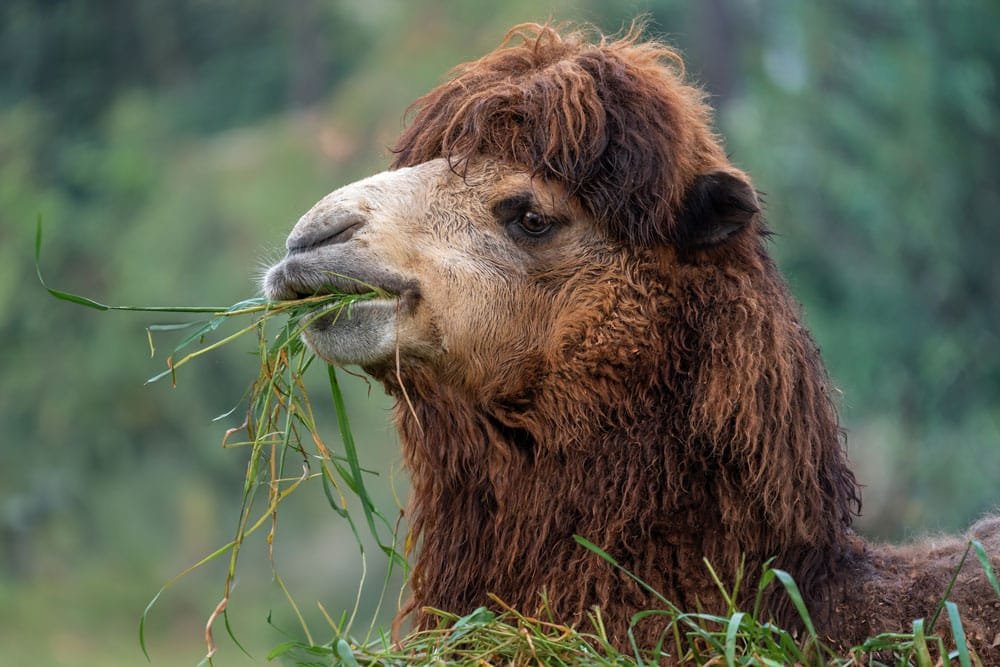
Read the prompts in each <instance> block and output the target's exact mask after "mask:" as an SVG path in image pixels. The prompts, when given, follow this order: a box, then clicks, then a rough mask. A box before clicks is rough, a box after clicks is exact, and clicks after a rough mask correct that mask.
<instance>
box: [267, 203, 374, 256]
mask: <svg viewBox="0 0 1000 667" xmlns="http://www.w3.org/2000/svg"><path fill="white" fill-rule="evenodd" d="M366 222H368V220H367V219H366V218H365V217H364V216H363V215H361V214H360V213H358V212H357V211H349V210H346V209H332V210H329V211H325V212H323V213H322V214H320V215H317V216H315V217H314V216H312V215H307V216H306V217H304V218H303V219H302V220H300V221H299V224H297V225H296V226H295V229H293V230H292V233H291V234H290V235H289V236H288V240H287V241H285V248H286V249H287V250H288V253H289V254H292V253H297V252H305V251H306V250H312V249H314V248H319V247H320V246H325V245H333V244H335V243H344V242H345V241H348V240H350V238H351V237H352V236H354V234H355V233H356V232H357V231H358V230H359V229H361V228H362V227H364V226H365V223H366ZM300 228H301V229H300Z"/></svg>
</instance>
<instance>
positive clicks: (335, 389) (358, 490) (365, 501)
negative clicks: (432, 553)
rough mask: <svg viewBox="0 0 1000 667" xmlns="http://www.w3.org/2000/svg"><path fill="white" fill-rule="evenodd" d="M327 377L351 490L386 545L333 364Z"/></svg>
mask: <svg viewBox="0 0 1000 667" xmlns="http://www.w3.org/2000/svg"><path fill="white" fill-rule="evenodd" d="M326 368H327V377H328V378H329V379H330V393H331V394H332V397H333V407H334V410H335V411H336V413H337V427H338V428H339V429H340V438H341V440H342V441H343V443H344V452H345V453H346V454H347V465H348V466H349V468H350V472H351V475H350V479H351V481H352V482H353V486H351V490H352V491H354V492H355V494H356V495H357V496H358V499H359V500H360V501H361V509H362V511H363V512H364V515H365V521H366V522H367V523H368V530H369V531H371V534H372V537H374V538H375V541H376V542H377V543H378V545H379V546H380V547H384V546H385V545H384V544H383V542H382V538H381V536H380V535H379V533H378V529H377V528H376V526H375V515H376V514H377V510H376V509H375V503H374V502H372V499H371V497H370V496H369V495H368V489H367V488H365V481H364V479H363V478H362V476H361V462H360V461H359V460H358V448H357V446H356V445H355V444H354V435H353V434H352V432H351V425H350V423H349V422H348V419H347V408H346V407H345V406H344V396H343V394H341V392H340V383H339V382H338V381H337V371H336V369H334V367H333V366H330V365H327V367H326Z"/></svg>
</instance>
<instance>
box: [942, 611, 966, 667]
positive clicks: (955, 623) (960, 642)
mask: <svg viewBox="0 0 1000 667" xmlns="http://www.w3.org/2000/svg"><path fill="white" fill-rule="evenodd" d="M944 607H945V609H947V610H948V621H949V622H950V623H951V635H952V637H954V638H955V648H956V649H957V650H958V664H959V665H961V667H972V660H971V659H970V658H969V647H968V645H967V644H966V643H965V628H964V627H962V619H961V618H960V617H959V615H958V606H957V605H956V604H955V603H954V602H952V601H951V600H948V601H947V602H945V603H944Z"/></svg>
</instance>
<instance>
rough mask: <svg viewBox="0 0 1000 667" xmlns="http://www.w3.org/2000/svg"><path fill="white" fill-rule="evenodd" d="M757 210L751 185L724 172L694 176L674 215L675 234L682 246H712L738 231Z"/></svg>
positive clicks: (758, 207)
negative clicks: (681, 203)
mask: <svg viewBox="0 0 1000 667" xmlns="http://www.w3.org/2000/svg"><path fill="white" fill-rule="evenodd" d="M759 213H760V201H759V200H758V199H757V193H756V192H754V189H753V186H752V185H750V183H748V182H747V181H746V180H744V179H743V178H740V177H739V176H737V175H735V174H732V173H730V172H727V171H713V172H712V173H710V174H702V175H701V176H698V177H697V178H695V180H694V183H692V184H691V187H689V188H688V191H687V194H686V195H685V196H684V205H683V207H682V208H681V211H680V213H679V215H678V216H677V237H678V241H679V242H680V245H681V246H683V247H685V248H696V247H703V246H711V245H715V244H717V243H720V242H722V241H725V240H726V239H727V238H729V237H730V236H732V235H733V234H735V233H736V232H738V231H740V230H741V229H743V228H744V227H746V226H747V225H748V224H750V222H751V221H753V219H754V217H755V216H757V215H758V214H759Z"/></svg>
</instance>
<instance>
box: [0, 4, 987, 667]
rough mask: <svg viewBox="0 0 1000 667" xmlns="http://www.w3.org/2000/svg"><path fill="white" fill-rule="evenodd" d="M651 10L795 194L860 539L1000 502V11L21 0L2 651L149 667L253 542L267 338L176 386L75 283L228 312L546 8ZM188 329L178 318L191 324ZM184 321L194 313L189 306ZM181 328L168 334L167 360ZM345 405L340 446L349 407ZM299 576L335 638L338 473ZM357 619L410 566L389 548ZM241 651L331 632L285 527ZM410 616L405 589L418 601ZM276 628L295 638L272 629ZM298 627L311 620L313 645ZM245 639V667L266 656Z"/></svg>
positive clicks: (732, 135) (751, 156)
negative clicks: (45, 287) (242, 503)
mask: <svg viewBox="0 0 1000 667" xmlns="http://www.w3.org/2000/svg"><path fill="white" fill-rule="evenodd" d="M643 12H646V13H648V15H649V17H650V19H651V22H650V24H649V32H650V34H653V35H658V36H663V37H665V38H666V39H667V40H668V41H669V42H671V43H672V44H674V45H675V46H677V47H679V48H680V49H682V50H683V52H684V54H685V56H686V59H687V62H688V67H689V71H690V72H691V74H692V75H693V77H694V78H696V79H697V80H699V81H700V82H702V83H703V84H704V85H705V86H706V87H707V88H708V90H709V91H710V92H711V94H712V99H713V104H714V105H715V106H716V108H717V109H718V110H719V113H718V125H719V128H720V131H721V132H722V134H723V135H724V136H725V137H726V141H727V148H728V150H729V152H730V154H731V156H732V159H733V161H734V162H735V163H736V164H737V165H739V166H741V167H743V168H744V169H746V170H748V171H749V172H750V173H751V174H752V175H753V177H754V179H755V183H756V185H757V187H758V188H759V189H761V190H763V191H764V192H766V198H767V204H768V212H769V219H770V223H771V226H772V227H773V229H774V231H775V232H776V236H775V238H774V240H773V243H772V248H773V251H774V253H775V255H776V256H777V258H778V260H779V262H780V264H781V266H782V268H783V270H784V271H785V272H786V274H787V276H788V279H789V281H790V283H791V286H792V289H793V291H794V292H795V294H796V295H797V296H798V298H799V299H800V300H801V301H802V302H803V304H804V307H805V310H806V319H807V321H808V323H809V325H810V327H811V328H812V329H813V331H814V333H815V336H816V338H817V340H818V342H819V343H820V345H821V347H822V348H823V352H824V354H825V357H826V360H827V362H828V364H829V366H830V369H831V373H832V375H833V376H834V378H835V380H836V382H837V383H838V385H839V386H840V387H841V388H842V390H843V396H842V399H841V405H842V415H843V418H844V422H845V425H846V426H847V428H848V429H849V451H850V455H851V458H852V460H853V461H854V463H855V466H856V468H857V472H858V475H859V477H860V479H861V480H862V481H863V482H864V483H865V484H867V489H866V491H865V515H864V517H863V518H862V519H861V520H860V522H859V525H860V527H861V529H862V530H863V531H864V532H866V533H867V534H869V535H872V536H876V537H885V538H893V539H899V538H905V537H907V536H912V535H915V534H918V533H921V532H925V531H937V530H954V529H957V528H960V527H962V526H963V525H964V524H967V523H968V522H969V521H971V520H973V519H974V518H975V517H977V516H978V515H980V514H981V513H983V512H984V511H987V510H988V509H989V508H991V507H995V506H996V504H997V503H998V502H1000V484H998V481H1000V339H998V336H1000V270H998V268H997V260H996V255H997V252H998V250H1000V220H998V214H1000V188H998V174H1000V117H998V109H1000V104H998V103H1000V92H998V90H1000V80H998V76H1000V70H998V64H1000V40H998V39H997V36H996V26H998V25H1000V4H998V3H996V2H991V1H989V0H983V1H982V2H979V3H976V2H971V1H959V2H954V3H944V2H939V1H934V0H912V1H907V2H895V3H870V2H866V1H861V0H843V1H841V2H827V3H799V2H791V1H787V2H779V1H768V0H756V1H753V2H751V1H749V0H747V1H738V0H706V1H704V2H692V3H685V2H668V1H655V0H648V1H645V2H642V1H638V0H631V1H626V0H618V1H608V0H600V1H599V0H578V1H575V2H568V1H567V2H548V3H546V2H542V3H539V2H537V0H507V1H505V2H502V3H478V2H477V3H470V2H443V1H440V0H438V1H432V0H421V1H413V0H409V1H405V0H297V1H295V2H289V3H276V2H267V1H265V0H169V1H168V0H44V1H43V0H36V1H29V0H4V2H3V3H2V4H0V221H2V222H0V312H2V313H3V317H2V319H0V355H2V356H0V369H2V370H0V372H2V384H0V427H2V440H0V664H3V665H28V664H30V665H132V664H139V663H141V662H142V661H144V658H143V657H142V655H141V652H140V650H139V647H138V642H137V624H138V619H139V617H140V615H141V613H142V610H143V608H144V606H145V605H146V603H147V602H148V601H149V599H150V598H151V597H152V596H153V595H154V594H155V593H156V591H157V590H158V589H159V587H160V586H161V585H162V584H163V583H165V582H166V581H167V580H168V579H169V578H170V577H172V576H173V575H174V574H176V573H177V572H179V571H181V570H183V569H184V568H185V567H187V566H189V565H191V564H192V563H194V562H196V561H197V560H198V559H199V558H201V557H202V556H204V555H206V554H208V553H210V552H211V551H212V550H213V549H215V548H217V547H218V546H220V545H222V544H224V543H225V542H226V541H228V539H229V538H230V536H231V535H232V533H233V531H234V529H235V518H236V513H237V510H238V506H239V499H240V489H241V483H242V478H243V470H244V465H245V452H244V451H242V450H224V449H222V448H221V447H220V441H221V438H222V433H223V431H224V430H225V428H227V427H229V426H234V425H236V423H237V422H238V421H239V419H237V418H232V419H229V420H225V421H223V422H222V423H212V421H211V419H212V417H213V416H215V415H217V414H220V413H223V412H226V411H227V410H229V409H230V408H232V407H233V406H234V405H236V404H237V403H238V401H239V400H240V397H241V395H242V392H243V391H244V389H245V387H246V386H247V384H248V383H249V382H250V380H251V379H252V375H253V374H254V373H255V364H256V360H255V359H254V358H253V357H251V356H248V353H249V352H250V350H249V349H233V350H227V351H224V352H223V353H220V354H217V355H215V356H213V357H211V358H209V359H205V360H204V361H203V362H202V363H198V364H194V365H193V366H191V367H188V368H186V369H184V372H182V373H181V374H180V382H179V386H178V387H177V388H176V389H171V388H170V387H169V386H168V385H167V384H163V383H160V384H156V385H153V386H150V387H144V386H143V381H144V379H145V378H146V377H148V376H150V375H152V374H153V373H155V372H156V371H158V370H159V369H160V368H161V364H162V360H160V359H150V358H149V353H148V350H147V346H146V339H145V333H144V327H145V326H146V325H147V324H150V323H153V322H159V321H163V320H164V318H156V317H152V316H148V315H132V314H102V313H98V312H96V311H90V310H86V309H82V308H78V307H74V306H72V305H69V304H65V303H60V302H57V301H54V300H51V299H49V298H48V297H46V296H45V294H44V293H43V291H42V290H41V289H40V288H39V287H38V285H37V283H36V281H35V277H34V273H33V271H34V269H33V266H32V247H33V239H34V225H35V219H36V217H37V216H38V215H41V216H42V217H43V218H44V220H45V223H46V233H47V242H46V246H45V249H44V256H43V265H44V268H45V271H46V273H47V276H48V279H49V281H50V283H51V284H53V285H55V286H58V287H62V288H65V289H70V290H72V291H76V292H80V293H84V294H87V295H89V296H92V297H94V298H97V299H99V300H103V301H106V302H111V303H127V304H191V305H195V304H212V305H214V304H229V303H232V302H234V301H237V300H239V299H241V298H244V297H247V296H250V295H253V294H254V293H255V292H256V290H257V286H256V279H257V276H258V275H259V273H260V272H261V270H262V268H263V267H264V266H265V265H266V263H267V261H268V260H270V259H274V258H276V257H278V256H280V254H281V248H282V243H283V240H284V236H285V234H286V233H287V231H288V230H289V229H290V227H291V225H292V223H293V222H294V221H295V220H296V219H297V217H298V216H299V215H300V214H301V213H302V212H304V211H305V210H306V209H308V208H309V207H310V206H311V205H312V204H313V202H314V201H315V200H317V199H319V198H320V197H321V196H323V195H324V194H326V193H327V192H329V191H331V190H333V189H335V188H336V187H338V186H340V185H342V184H345V183H348V182H350V181H352V180H354V179H356V178H358V177H361V176H363V175H366V174H368V173H371V172H374V171H378V170H381V169H383V168H384V167H385V166H386V164H387V163H388V159H389V156H388V151H387V149H386V147H387V146H389V145H391V144H392V142H393V138H394V137H395V135H396V134H397V133H398V132H399V130H400V129H401V127H402V126H403V117H404V110H405V108H406V105H407V104H408V103H409V102H410V101H411V100H412V99H413V98H414V97H416V96H417V95H418V94H419V93H421V92H422V91H425V90H426V89H428V88H429V87H430V86H432V85H433V84H435V83H436V82H438V81H440V80H442V77H443V76H444V74H445V72H446V71H447V69H448V68H449V67H450V66H452V65H454V64H457V63H458V62H461V61H463V60H466V59H469V58H472V57H476V56H478V55H480V54H482V53H483V52H485V51H486V50H488V49H490V48H492V47H493V46H495V45H496V44H497V43H498V42H499V40H500V39H501V37H502V36H503V34H504V32H505V30H506V29H507V28H508V27H509V26H510V25H512V24H514V23H516V22H520V21H527V20H545V19H547V18H553V19H556V20H564V19H567V20H573V21H587V22H592V23H594V24H596V25H597V26H599V27H600V28H602V29H603V30H605V31H608V32H614V31H617V30H619V29H621V28H622V26H623V25H627V23H628V22H629V21H630V19H631V18H632V17H633V16H635V15H637V14H639V13H643ZM167 319H170V318H167ZM172 319H175V320H176V319H177V318H172ZM168 343H169V340H167V339H164V340H162V341H161V347H166V346H168ZM323 380H324V378H323V374H322V373H317V385H316V387H315V388H314V391H313V396H314V399H315V400H316V401H317V408H318V412H319V413H320V419H321V421H322V422H323V425H324V428H325V429H326V432H327V433H328V437H329V439H330V441H331V442H336V436H335V424H334V421H333V412H332V409H331V408H330V407H329V406H328V405H326V404H325V401H324V397H325V396H327V395H328V393H327V392H326V391H325V389H324V385H323V384H322V382H323ZM347 399H348V403H349V411H350V415H351V417H352V419H353V420H354V428H355V432H356V437H357V439H358V441H359V443H360V444H361V447H362V450H363V451H362V463H363V464H364V465H367V466H369V467H372V468H376V469H378V470H379V471H381V473H382V476H381V477H380V478H379V479H377V480H374V481H373V482H372V487H373V492H374V493H375V494H376V496H377V499H378V501H379V502H380V503H381V506H382V507H383V508H385V510H386V512H387V514H389V515H390V516H392V515H394V512H395V510H394V505H395V500H394V498H393V487H395V493H396V494H398V495H399V496H401V497H403V496H405V493H406V482H405V476H404V475H403V474H402V473H401V471H400V464H399V458H400V457H399V454H398V451H397V444H396V441H395V435H394V434H393V432H392V429H391V427H390V426H389V425H388V420H387V410H388V407H389V405H388V401H387V400H386V399H385V397H384V396H383V395H382V392H381V390H380V389H379V388H378V387H374V388H372V389H371V391H370V395H369V388H368V387H367V386H366V385H365V383H363V382H360V381H352V382H351V384H350V387H349V395H348V397H347ZM278 537H279V539H278V541H277V549H276V559H277V564H278V567H279V570H280V571H281V572H282V573H283V575H284V576H285V579H286V582H287V584H288V586H289V588H290V590H291V592H292V593H293V594H294V595H295V597H296V599H297V601H298V602H299V604H300V605H301V607H302V609H303V611H304V613H306V615H307V616H308V618H309V620H310V623H311V624H312V627H313V628H314V629H315V630H316V631H317V637H316V639H317V640H319V641H323V640H325V639H326V638H328V637H329V632H328V631H325V630H324V626H323V623H322V621H321V619H320V616H319V614H318V612H317V605H316V603H317V601H320V602H322V603H323V605H324V606H325V607H326V608H327V609H328V610H330V612H331V613H332V614H334V615H335V616H338V615H339V614H340V612H341V611H342V610H345V609H347V610H349V609H350V608H351V606H352V605H353V601H354V597H355V594H356V591H357V581H358V580H359V578H360V573H361V559H360V557H359V554H358V548H357V546H356V544H355V541H354V539H353V537H352V536H351V534H350V532H349V529H348V528H347V527H346V525H345V524H344V523H343V522H342V521H341V520H340V519H338V518H337V517H336V516H335V515H334V514H333V513H332V512H331V511H330V510H329V508H328V507H327V504H326V501H325V500H324V499H323V497H322V493H321V491H320V490H319V489H318V487H317V488H307V489H306V490H305V491H304V492H303V493H302V494H300V495H299V496H297V497H294V498H293V499H292V501H291V502H290V504H289V505H288V506H286V507H285V509H284V512H283V515H282V519H281V522H280V524H279V533H278ZM368 554H369V557H368V562H367V566H368V580H367V582H368V583H367V584H366V586H365V589H364V595H363V600H362V604H361V612H360V617H359V618H360V620H359V621H358V623H359V625H358V626H357V627H358V628H361V629H363V628H364V627H365V623H366V621H365V619H366V618H367V617H370V615H371V612H372V608H373V605H374V604H375V602H374V599H375V597H377V592H378V589H379V587H380V584H381V577H382V573H383V572H384V570H385V559H384V558H383V557H382V556H381V555H379V554H378V553H377V552H375V551H372V550H371V549H370V548H369V550H368ZM242 558H243V565H242V569H241V574H240V578H239V580H238V582H237V587H236V593H235V597H234V599H233V601H232V606H231V610H232V621H233V626H234V631H235V633H236V636H237V637H238V638H240V639H241V641H243V642H244V643H245V645H246V647H247V649H248V650H249V651H250V653H251V654H252V655H253V656H254V657H255V658H256V660H258V661H263V660H264V658H265V656H266V653H267V651H268V650H269V649H270V648H271V647H274V646H275V645H277V644H278V643H279V642H281V641H283V640H284V639H285V638H287V636H292V637H298V636H300V634H301V631H300V630H298V629H297V625H296V623H295V621H294V618H293V616H292V614H291V612H290V610H289V607H288V605H287V603H286V602H285V601H284V597H283V594H282V593H281V592H280V590H279V589H278V588H277V587H276V586H275V585H274V584H273V582H272V579H271V574H270V564H269V562H268V560H267V551H266V545H265V544H264V543H263V541H262V540H259V539H258V540H255V541H253V542H251V543H249V544H248V545H247V546H246V547H245V548H244V550H243V555H242ZM224 572H225V563H224V562H222V561H221V560H220V562H218V563H212V564H210V565H209V566H207V567H206V568H204V569H203V570H201V571H199V572H197V573H195V574H193V575H191V576H189V577H186V578H184V579H182V580H181V581H180V582H179V583H178V584H177V585H176V586H174V587H173V588H171V589H170V590H169V591H168V592H167V593H166V594H165V595H164V596H163V597H162V598H161V600H160V602H159V603H158V605H157V606H156V607H155V608H154V610H153V611H152V612H151V615H150V617H149V620H148V623H147V637H148V644H149V648H150V652H151V656H152V659H153V664H154V665H174V664H177V665H192V664H195V663H196V662H197V661H198V660H199V659H200V658H201V656H202V654H203V651H204V648H203V644H202V640H201V637H202V632H203V630H202V628H203V625H204V622H205V620H206V619H207V617H208V615H209V614H210V613H211V611H212V609H213V608H214V606H215V604H216V602H217V601H218V599H219V598H220V597H221V595H222V587H223V577H224ZM386 606H387V607H388V610H383V613H382V618H383V619H385V618H387V617H388V615H390V614H391V612H392V610H393V608H394V607H395V593H394V592H390V594H389V596H388V600H387V602H386ZM269 613H273V615H272V623H273V625H268V623H267V617H268V614H269ZM283 632H284V633H287V635H286V634H283ZM224 635H225V633H224V631H222V629H221V628H219V629H217V631H216V636H217V638H218V639H219V643H220V646H221V653H220V655H219V656H218V658H217V660H216V664H219V665H230V664H244V663H247V662H249V658H247V657H246V656H244V655H243V654H242V653H240V651H239V649H238V648H236V647H235V646H234V645H233V644H232V643H231V642H230V641H229V640H228V639H227V638H226V637H225V636H224Z"/></svg>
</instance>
